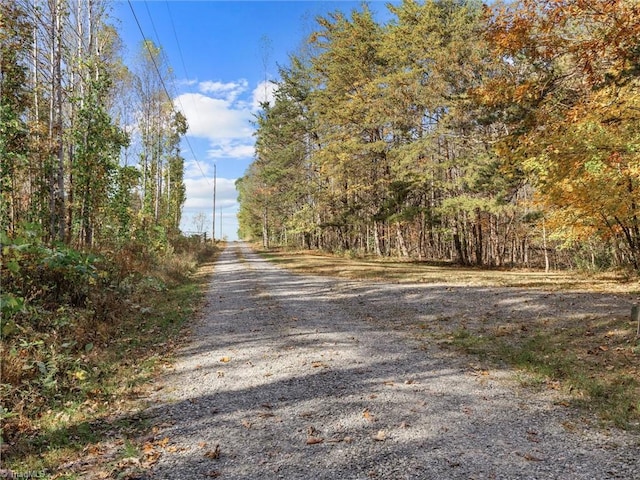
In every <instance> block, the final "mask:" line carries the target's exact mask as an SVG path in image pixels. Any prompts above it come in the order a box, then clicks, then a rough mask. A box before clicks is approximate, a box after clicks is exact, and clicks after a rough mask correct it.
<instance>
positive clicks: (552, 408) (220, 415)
mask: <svg viewBox="0 0 640 480" xmlns="http://www.w3.org/2000/svg"><path fill="white" fill-rule="evenodd" d="M572 295H574V294H571V295H567V294H562V297H561V296H560V294H553V293H549V292H542V291H540V292H538V291H531V290H517V289H507V288H504V289H502V288H486V287H482V288H473V287H469V286H462V285H461V286H455V285H454V286H452V285H450V284H447V285H432V284H430V285H416V284H413V285H404V284H403V285H398V284H383V283H370V282H354V281H345V280H337V279H333V278H326V277H313V276H301V275H293V274H291V273H289V272H287V271H285V270H283V269H280V268H278V267H277V266H275V265H273V264H270V263H268V262H266V261H264V260H262V259H261V258H260V257H258V256H257V255H255V254H254V253H253V252H252V251H251V250H250V249H249V247H248V246H247V245H245V244H242V243H235V244H230V246H229V247H228V248H227V249H226V250H224V251H223V252H222V254H221V256H220V258H219V260H218V262H217V264H216V268H215V274H214V276H213V278H212V283H211V288H210V291H209V293H208V299H207V306H206V309H205V313H204V316H203V318H202V319H201V320H200V321H198V322H197V324H196V325H194V327H193V334H192V338H190V341H189V342H188V344H187V345H185V346H184V347H183V348H182V349H181V350H180V352H179V358H178V361H177V362H176V364H175V368H173V369H171V370H170V371H168V372H167V374H166V375H165V376H164V378H163V379H162V380H161V382H162V385H161V386H162V387H163V388H159V389H158V390H157V392H155V393H154V396H153V397H152V398H151V406H150V407H149V409H148V411H147V415H148V416H150V418H151V419H152V421H153V422H154V424H156V425H158V426H159V431H158V432H157V435H156V438H165V437H166V438H168V439H169V441H168V443H167V444H166V445H165V446H164V448H163V450H162V455H161V456H160V458H159V460H158V462H157V463H156V464H155V466H154V468H153V470H152V471H151V472H150V474H149V478H153V479H171V480H180V479H190V480H191V479H210V478H221V479H264V480H268V479H305V480H308V479H311V480H320V479H331V480H341V479H344V480H347V479H348V480H360V479H362V480H370V479H376V478H378V479H464V480H471V479H531V480H533V479H545V480H547V479H558V480H560V479H562V480H573V479H594V480H603V479H617V478H624V479H632V478H640V477H639V475H640V473H639V472H640V440H639V439H638V437H637V436H636V435H634V434H632V433H628V432H624V431H618V430H613V429H610V430H603V429H602V428H596V427H595V426H594V424H595V419H594V418H588V417H585V416H584V414H583V415H582V416H578V414H577V413H576V412H574V411H572V410H570V409H569V408H566V407H564V406H562V404H561V403H560V402H558V398H557V395H558V393H557V392H553V391H549V392H547V391H545V392H533V391H531V390H528V389H526V388H523V387H521V386H519V384H518V383H517V381H516V379H515V378H514V377H515V374H514V373H513V372H512V371H509V370H506V369H505V370H490V371H485V370H483V369H481V368H479V367H478V366H477V365H475V364H474V361H473V360H472V359H470V358H467V357H464V356H459V355H455V354H454V353H452V352H450V351H446V350H443V349H441V348H439V347H438V346H437V345H436V344H434V343H433V342H432V341H429V340H428V339H426V337H424V336H422V335H420V328H419V324H420V323H424V322H440V323H442V324H443V326H442V328H443V329H444V330H446V329H447V328H452V326H451V325H452V323H455V322H457V324H458V325H459V324H460V322H467V321H468V322H474V321H476V322H477V321H482V320H483V318H484V317H486V316H487V315H489V314H491V315H493V316H497V317H496V318H498V319H500V318H501V317H504V318H513V317H514V316H516V317H519V318H524V317H527V316H528V317H529V318H531V319H532V321H540V320H542V319H544V316H545V315H551V313H552V312H553V314H554V315H557V314H558V312H559V311H560V310H559V309H561V308H563V307H562V305H563V302H565V303H566V304H567V307H566V308H567V311H571V312H572V314H575V311H576V307H575V303H576V302H579V301H580V299H579V298H573V299H572ZM575 295H576V296H577V295H578V294H575ZM556 297H557V298H556ZM571 303H573V304H574V305H570V304H571ZM596 303H597V306H598V307H597V308H601V309H605V310H606V309H609V310H610V309H615V308H619V306H618V307H616V303H615V301H614V300H611V301H610V302H609V303H607V302H606V301H605V300H604V299H598V301H597V302H596ZM452 319H454V320H452Z"/></svg>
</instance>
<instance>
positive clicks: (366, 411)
mask: <svg viewBox="0 0 640 480" xmlns="http://www.w3.org/2000/svg"><path fill="white" fill-rule="evenodd" d="M362 417H363V418H364V419H365V420H366V421H368V422H375V421H376V418H375V417H374V416H373V415H372V414H371V412H370V411H369V409H368V408H365V409H364V410H363V411H362Z"/></svg>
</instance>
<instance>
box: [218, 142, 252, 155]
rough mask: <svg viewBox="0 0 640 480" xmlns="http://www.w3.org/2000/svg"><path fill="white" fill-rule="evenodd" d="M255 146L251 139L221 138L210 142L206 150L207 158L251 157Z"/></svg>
mask: <svg viewBox="0 0 640 480" xmlns="http://www.w3.org/2000/svg"><path fill="white" fill-rule="evenodd" d="M254 152H255V148H254V145H253V140H240V141H234V140H222V141H219V142H216V143H214V144H211V148H209V150H207V157H208V158H253V155H254Z"/></svg>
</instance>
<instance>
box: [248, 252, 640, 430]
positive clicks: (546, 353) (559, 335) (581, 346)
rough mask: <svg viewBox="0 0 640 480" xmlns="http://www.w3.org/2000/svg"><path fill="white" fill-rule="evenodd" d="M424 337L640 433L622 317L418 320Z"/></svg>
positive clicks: (603, 285) (555, 284) (536, 279)
mask: <svg viewBox="0 0 640 480" xmlns="http://www.w3.org/2000/svg"><path fill="white" fill-rule="evenodd" d="M260 253H261V254H262V255H263V256H264V257H265V258H267V259H269V260H270V261H272V262H274V263H276V264H278V265H280V266H282V267H284V268H286V269H288V270H290V271H292V272H294V273H300V274H312V275H326V276H333V277H338V278H347V279H352V280H362V281H384V282H392V283H425V284H431V285H437V284H442V285H446V286H453V285H465V286H467V287H474V286H477V287H506V288H508V287H513V288H524V289H529V288H531V289H533V288H535V289H544V290H546V291H559V292H562V291H575V290H578V291H580V292H593V293H611V294H632V295H635V294H639V293H640V282H638V279H637V277H636V278H635V279H629V278H628V277H627V276H626V275H625V274H623V273H619V274H618V273H615V272H614V273H611V272H608V273H603V274H600V275H586V274H581V273H577V272H571V271H565V272H544V271H532V270H520V269H519V270H507V269H501V270H497V269H496V270H482V269H474V268H462V267H459V266H456V265H451V264H444V263H440V264H432V263H427V262H410V261H397V260H392V259H382V260H378V259H370V258H367V259H358V258H347V257H344V256H337V255H329V254H322V253H317V252H308V251H280V250H269V251H260ZM416 322H419V323H417V327H418V329H419V331H420V336H421V338H423V339H424V340H425V341H427V342H432V341H434V342H437V343H438V344H439V345H441V346H442V347H443V348H448V349H455V350H456V351H458V352H460V353H464V354H468V355H472V356H475V357H476V358H477V359H478V360H480V361H483V362H487V364H491V365H493V366H494V367H498V366H500V367H502V366H507V367H509V368H513V369H515V370H516V371H517V372H520V376H519V377H520V379H521V382H522V384H523V385H525V386H527V387H532V388H537V389H554V390H559V391H561V392H562V394H563V395H564V396H566V397H567V398H568V399H569V403H570V404H571V405H573V406H575V407H577V408H580V409H583V410H584V411H592V412H595V413H597V415H598V417H599V418H600V419H601V420H602V421H603V422H604V423H607V424H613V425H616V426H618V427H622V428H628V429H634V430H640V339H639V338H637V337H636V335H635V332H636V325H635V324H633V322H631V321H630V320H629V318H628V317H624V316H618V317H614V316H608V317H606V318H602V317H597V316H593V317H592V318H590V319H588V320H585V319H578V320H575V319H573V320H572V319H566V318H547V319H546V320H545V321H544V322H537V323H535V324H532V323H531V322H527V323H526V324H524V323H521V322H519V321H517V320H516V319H514V321H513V322H510V323H504V319H502V320H501V322H502V323H500V324H498V323H497V322H493V321H492V320H491V319H490V318H488V319H486V320H484V321H483V322H478V324H476V325H475V326H471V325H464V326H459V325H457V324H456V323H455V322H453V321H452V320H451V319H450V318H448V317H443V318H442V319H440V320H439V321H437V322H433V323H427V322H420V321H419V320H418V319H416Z"/></svg>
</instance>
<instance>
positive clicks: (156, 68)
mask: <svg viewBox="0 0 640 480" xmlns="http://www.w3.org/2000/svg"><path fill="white" fill-rule="evenodd" d="M127 3H128V4H129V8H130V9H131V13H132V14H133V18H134V19H135V21H136V24H137V25H138V30H140V35H142V40H143V41H144V45H145V48H146V49H147V51H148V52H149V58H151V62H152V63H153V66H154V68H155V70H156V73H157V74H158V79H159V80H160V84H161V85H162V89H163V90H164V93H165V94H166V95H167V98H168V99H171V95H170V94H169V89H167V85H166V84H165V83H164V78H163V77H162V74H161V73H160V68H158V64H157V62H156V59H155V56H154V55H153V52H152V51H151V47H150V46H149V41H148V40H147V37H146V35H145V34H144V31H143V30H142V26H141V25H140V21H139V20H138V16H137V15H136V12H135V10H134V9H133V5H132V4H131V0H127ZM145 4H146V2H145ZM147 11H148V7H147ZM149 18H150V19H151V14H149ZM151 23H152V25H153V20H151ZM153 29H154V31H155V26H154V27H153ZM157 35H158V34H157V32H156V37H157ZM158 41H159V40H158ZM167 63H168V62H167ZM178 103H180V106H181V107H182V110H183V111H184V106H182V103H181V102H180V99H179V98H178ZM184 138H185V140H186V141H187V145H188V146H189V149H190V150H191V154H192V155H193V160H194V161H195V162H196V165H197V166H198V170H200V173H201V174H202V176H203V177H204V179H205V180H207V182H209V179H208V178H207V176H206V175H205V173H204V171H203V170H202V166H201V165H200V162H199V161H198V158H197V157H196V154H195V152H194V151H193V148H192V147H191V143H190V142H189V140H188V138H187V137H186V136H185V137H184ZM209 183H211V182H209Z"/></svg>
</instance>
